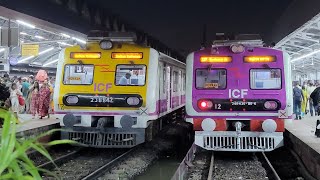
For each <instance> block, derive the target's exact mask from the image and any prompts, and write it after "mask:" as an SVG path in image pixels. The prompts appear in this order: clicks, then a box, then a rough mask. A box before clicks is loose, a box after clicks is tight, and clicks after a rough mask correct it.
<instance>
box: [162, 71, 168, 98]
mask: <svg viewBox="0 0 320 180" xmlns="http://www.w3.org/2000/svg"><path fill="white" fill-rule="evenodd" d="M162 76H163V86H162V92H163V94H165V93H166V86H167V74H166V68H165V67H164V68H163V74H162Z"/></svg>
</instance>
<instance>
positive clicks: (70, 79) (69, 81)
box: [63, 64, 94, 85]
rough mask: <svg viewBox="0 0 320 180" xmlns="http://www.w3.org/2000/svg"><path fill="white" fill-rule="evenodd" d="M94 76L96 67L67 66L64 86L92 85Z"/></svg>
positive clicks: (65, 67)
mask: <svg viewBox="0 0 320 180" xmlns="http://www.w3.org/2000/svg"><path fill="white" fill-rule="evenodd" d="M93 75H94V65H88V64H86V65H80V64H67V65H65V66H64V76H63V84H65V85H91V84H92V83H93Z"/></svg>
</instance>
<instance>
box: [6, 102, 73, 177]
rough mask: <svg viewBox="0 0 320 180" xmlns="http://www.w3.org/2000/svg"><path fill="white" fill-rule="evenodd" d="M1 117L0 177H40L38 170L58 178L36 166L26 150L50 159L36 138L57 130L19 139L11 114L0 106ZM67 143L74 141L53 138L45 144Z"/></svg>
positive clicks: (14, 120)
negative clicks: (32, 150) (34, 151)
mask: <svg viewBox="0 0 320 180" xmlns="http://www.w3.org/2000/svg"><path fill="white" fill-rule="evenodd" d="M1 119H3V126H2V133H1V137H0V138H1V139H0V179H19V180H20V179H23V180H28V179H30V180H34V179H42V178H41V175H40V172H45V173H46V174H48V175H52V176H54V177H56V178H58V177H57V176H56V175H55V174H53V173H51V172H49V171H47V170H45V169H40V168H37V167H36V166H35V165H34V163H33V162H32V161H31V160H30V158H29V157H28V155H27V151H28V150H31V149H34V150H36V151H38V152H39V153H41V154H42V155H43V156H45V157H46V158H48V159H49V160H50V161H52V158H51V156H50V154H49V153H48V151H47V150H46V148H45V147H44V144H41V143H40V142H38V141H37V140H38V139H39V138H41V137H44V136H46V135H49V134H51V133H53V132H56V131H59V130H51V131H48V132H47V133H44V134H42V135H40V136H38V137H36V138H30V139H24V140H21V139H17V137H16V130H17V129H16V128H17V125H16V118H15V117H14V116H13V114H12V113H10V112H9V111H6V110H4V109H1V108H0V120H1ZM67 143H75V142H74V141H70V140H55V141H51V142H49V143H47V144H46V145H49V146H52V145H58V144H67ZM52 162H53V161H52Z"/></svg>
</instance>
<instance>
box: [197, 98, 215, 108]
mask: <svg viewBox="0 0 320 180" xmlns="http://www.w3.org/2000/svg"><path fill="white" fill-rule="evenodd" d="M212 106H213V103H212V101H209V100H199V101H198V107H199V108H200V109H201V110H208V109H211V108H212Z"/></svg>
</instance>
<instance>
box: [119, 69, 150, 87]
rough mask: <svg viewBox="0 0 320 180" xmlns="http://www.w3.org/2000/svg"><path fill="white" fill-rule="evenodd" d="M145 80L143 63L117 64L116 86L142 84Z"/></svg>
mask: <svg viewBox="0 0 320 180" xmlns="http://www.w3.org/2000/svg"><path fill="white" fill-rule="evenodd" d="M145 81H146V66H145V65H117V68H116V76H115V84H116V86H144V85H145V83H146V82H145Z"/></svg>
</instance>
